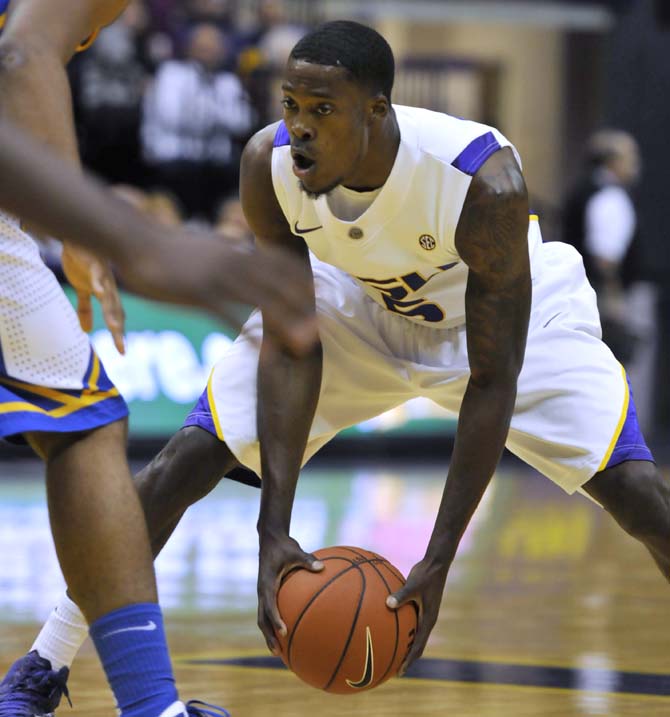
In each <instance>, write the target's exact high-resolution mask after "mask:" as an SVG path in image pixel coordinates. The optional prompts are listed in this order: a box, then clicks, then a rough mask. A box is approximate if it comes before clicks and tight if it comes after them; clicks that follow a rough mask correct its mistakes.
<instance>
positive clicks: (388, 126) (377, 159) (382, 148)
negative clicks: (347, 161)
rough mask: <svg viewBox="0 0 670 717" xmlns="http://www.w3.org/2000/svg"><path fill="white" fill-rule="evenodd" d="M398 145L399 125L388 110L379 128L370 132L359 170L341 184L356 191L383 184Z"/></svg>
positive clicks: (371, 188)
mask: <svg viewBox="0 0 670 717" xmlns="http://www.w3.org/2000/svg"><path fill="white" fill-rule="evenodd" d="M399 146H400V127H399V126H398V121H397V119H396V116H395V113H394V112H393V111H391V112H389V114H388V115H387V116H386V118H385V119H384V121H383V122H382V123H380V125H379V128H378V129H377V130H376V131H375V130H374V129H373V131H372V132H371V133H370V142H369V145H368V151H367V153H366V155H365V158H364V159H363V161H362V162H361V165H360V170H359V171H358V172H357V173H356V174H355V175H353V176H352V177H351V178H349V179H347V180H345V181H344V182H343V183H342V184H343V186H345V187H346V188H347V189H355V190H356V191H358V192H365V191H371V190H373V189H378V188H379V187H381V186H383V185H384V183H385V182H386V180H387V179H388V177H389V174H391V170H392V169H393V165H394V163H395V158H396V155H397V154H398V147H399Z"/></svg>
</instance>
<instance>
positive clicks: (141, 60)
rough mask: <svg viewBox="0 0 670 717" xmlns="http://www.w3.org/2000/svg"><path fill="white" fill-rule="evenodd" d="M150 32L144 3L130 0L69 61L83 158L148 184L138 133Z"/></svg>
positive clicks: (112, 177) (103, 170)
mask: <svg viewBox="0 0 670 717" xmlns="http://www.w3.org/2000/svg"><path fill="white" fill-rule="evenodd" d="M150 34H151V33H150V30H149V27H148V16H147V14H146V11H145V9H144V6H143V4H142V3H141V2H138V1H135V2H132V3H131V4H130V5H129V6H128V8H127V9H126V10H125V12H124V13H123V15H122V16H121V17H120V18H119V20H117V22H115V23H114V24H113V25H110V26H109V27H108V28H106V29H105V30H103V31H102V33H101V34H100V37H99V38H98V40H97V42H96V43H95V44H94V45H93V46H92V47H91V48H90V50H89V51H88V52H84V53H81V54H80V55H78V56H77V57H76V58H75V59H74V60H73V62H72V63H71V68H70V79H71V81H72V87H73V99H74V109H75V117H76V123H77V132H78V135H79V144H80V148H81V155H82V161H83V163H84V164H85V165H86V166H87V167H89V168H90V169H91V170H93V171H95V172H97V173H98V174H100V175H102V176H103V177H104V178H105V179H106V180H107V181H109V182H112V183H117V182H127V183H129V184H134V185H138V186H141V185H142V184H144V178H145V172H144V166H143V164H142V162H141V153H140V141H139V136H140V135H139V133H140V117H141V107H142V97H143V95H144V91H145V89H146V86H147V83H148V81H149V78H150V70H151V68H150V66H149V65H150V62H149V59H148V56H147V55H146V53H145V49H147V45H145V42H148V40H149V36H150Z"/></svg>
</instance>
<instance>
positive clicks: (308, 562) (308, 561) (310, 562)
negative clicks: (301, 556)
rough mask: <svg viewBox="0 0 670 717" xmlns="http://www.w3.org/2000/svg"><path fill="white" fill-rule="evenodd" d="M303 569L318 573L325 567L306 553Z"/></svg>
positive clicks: (321, 562) (320, 561)
mask: <svg viewBox="0 0 670 717" xmlns="http://www.w3.org/2000/svg"><path fill="white" fill-rule="evenodd" d="M305 567H306V568H307V569H308V570H311V571H312V572H313V573H318V572H321V570H323V569H324V567H325V565H324V564H323V561H322V560H319V559H318V558H316V557H314V555H310V554H309V553H307V554H306V555H305Z"/></svg>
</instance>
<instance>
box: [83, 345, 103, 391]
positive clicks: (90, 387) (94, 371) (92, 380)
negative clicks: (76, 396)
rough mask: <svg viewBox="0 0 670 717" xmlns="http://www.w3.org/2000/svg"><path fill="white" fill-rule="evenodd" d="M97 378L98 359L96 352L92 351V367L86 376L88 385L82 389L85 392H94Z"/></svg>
mask: <svg viewBox="0 0 670 717" xmlns="http://www.w3.org/2000/svg"><path fill="white" fill-rule="evenodd" d="M98 378H100V359H99V358H98V354H96V353H95V352H94V353H93V367H92V368H91V375H90V376H89V377H88V386H87V388H85V389H84V391H85V392H86V393H95V392H96V391H97V390H98Z"/></svg>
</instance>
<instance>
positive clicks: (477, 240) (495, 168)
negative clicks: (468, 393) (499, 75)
mask: <svg viewBox="0 0 670 717" xmlns="http://www.w3.org/2000/svg"><path fill="white" fill-rule="evenodd" d="M527 235H528V198H527V192H526V187H525V184H524V181H523V177H522V175H521V171H520V169H519V167H518V165H517V164H516V161H515V160H514V158H513V156H512V154H511V151H509V150H502V151H501V152H498V153H496V154H495V155H493V156H492V157H491V158H490V159H489V160H488V161H487V162H486V163H485V164H484V165H483V166H482V168H481V169H480V171H479V172H478V173H477V175H475V178H474V179H473V181H472V184H471V186H470V190H469V192H468V196H467V198H466V203H465V206H464V208H463V212H462V214H461V219H460V221H459V224H458V229H457V233H456V246H457V248H458V251H459V253H460V255H461V257H462V258H463V260H464V261H465V263H466V264H467V265H468V267H469V276H468V284H467V290H466V321H467V336H468V353H469V357H470V367H471V372H472V378H473V380H474V381H475V382H478V381H483V382H487V381H489V380H491V379H492V378H495V377H496V376H500V375H503V376H509V375H510V374H509V372H516V374H517V375H518V372H519V371H520V370H521V365H522V363H523V354H524V350H525V343H526V334H527V329H528V318H529V314H530V300H531V281H530V262H529V256H528V238H527Z"/></svg>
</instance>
